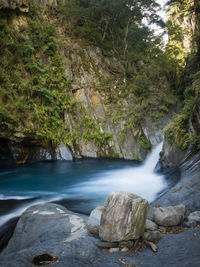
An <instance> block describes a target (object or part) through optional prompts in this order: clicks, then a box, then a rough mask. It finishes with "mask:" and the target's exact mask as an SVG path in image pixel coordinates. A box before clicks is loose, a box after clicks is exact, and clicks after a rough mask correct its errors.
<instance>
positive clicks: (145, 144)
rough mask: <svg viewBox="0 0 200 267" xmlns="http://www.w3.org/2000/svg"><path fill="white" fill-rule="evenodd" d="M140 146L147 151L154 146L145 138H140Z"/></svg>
mask: <svg viewBox="0 0 200 267" xmlns="http://www.w3.org/2000/svg"><path fill="white" fill-rule="evenodd" d="M138 144H139V145H140V146H141V147H143V148H144V149H146V150H149V149H151V147H152V145H151V143H150V142H149V140H147V139H146V138H145V137H144V136H140V138H139V140H138Z"/></svg>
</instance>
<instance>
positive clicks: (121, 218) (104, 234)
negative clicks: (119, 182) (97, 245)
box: [99, 192, 149, 242]
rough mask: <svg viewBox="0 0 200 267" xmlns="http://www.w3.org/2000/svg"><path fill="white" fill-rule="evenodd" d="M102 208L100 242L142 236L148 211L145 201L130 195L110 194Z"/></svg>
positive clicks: (118, 240)
mask: <svg viewBox="0 0 200 267" xmlns="http://www.w3.org/2000/svg"><path fill="white" fill-rule="evenodd" d="M104 208H105V209H104V210H103V212H102V216H101V223H100V228H99V236H100V238H101V239H102V240H104V241H109V242H120V241H123V240H132V239H138V238H139V237H140V236H142V235H143V233H144V229H145V224H146V216H147V213H148V210H149V203H148V201H147V200H145V199H143V198H141V197H139V196H137V195H133V194H130V193H124V192H111V193H110V194H109V195H108V197H107V200H106V203H105V205H104Z"/></svg>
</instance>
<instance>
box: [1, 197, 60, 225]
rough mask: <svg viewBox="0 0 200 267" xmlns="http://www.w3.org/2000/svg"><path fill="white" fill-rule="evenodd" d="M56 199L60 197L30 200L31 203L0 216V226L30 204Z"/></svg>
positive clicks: (30, 205) (15, 216)
mask: <svg viewBox="0 0 200 267" xmlns="http://www.w3.org/2000/svg"><path fill="white" fill-rule="evenodd" d="M58 200H61V198H60V197H54V198H50V199H48V200H35V201H33V202H31V203H27V204H24V205H23V206H21V207H20V208H17V209H15V210H13V211H12V212H10V213H9V214H6V215H3V216H0V227H1V226H2V225H4V224H5V223H6V222H8V221H9V220H11V219H13V218H17V217H19V216H20V215H21V214H22V213H23V212H24V211H25V210H26V209H28V208H30V207H32V206H35V205H38V204H45V203H48V202H53V201H58Z"/></svg>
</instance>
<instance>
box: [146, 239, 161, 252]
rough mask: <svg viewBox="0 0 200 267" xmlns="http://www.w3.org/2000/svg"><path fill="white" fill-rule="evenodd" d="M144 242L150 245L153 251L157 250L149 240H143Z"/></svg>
mask: <svg viewBox="0 0 200 267" xmlns="http://www.w3.org/2000/svg"><path fill="white" fill-rule="evenodd" d="M144 242H145V244H146V245H147V246H148V247H150V248H151V249H152V250H153V252H157V251H158V247H157V246H156V245H155V244H154V243H153V242H150V241H147V240H145V241H144Z"/></svg>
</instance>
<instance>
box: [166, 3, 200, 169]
mask: <svg viewBox="0 0 200 267" xmlns="http://www.w3.org/2000/svg"><path fill="white" fill-rule="evenodd" d="M169 12H170V14H171V17H170V23H171V25H172V24H173V27H176V28H178V29H179V30H178V31H176V33H177V32H178V33H179V40H178V42H177V40H176V38H175V35H172V37H171V41H170V42H169V46H171V45H172V44H173V43H176V45H177V44H180V46H181V47H182V52H183V51H184V53H182V55H183V57H182V63H183V64H182V68H181V72H180V76H179V83H178V88H177V92H178V95H179V98H180V100H181V101H182V102H183V108H182V109H181V110H180V112H179V113H178V114H177V115H176V116H175V117H174V119H173V121H172V123H171V124H169V125H168V126H167V128H166V130H165V133H166V137H167V138H166V142H165V145H164V152H165V153H164V155H163V160H164V161H165V164H166V165H169V166H171V165H178V164H180V163H181V160H183V159H184V160H185V157H187V156H188V155H189V156H190V155H191V153H196V152H197V151H199V149H200V136H199V133H200V31H199V29H200V16H199V15H200V3H199V1H196V0H194V1H188V0H184V1H171V4H170V7H169ZM174 17H175V18H176V19H175V20H174ZM186 39H187V42H186ZM175 41H176V42H175ZM177 53H178V57H180V55H181V50H179V52H177ZM176 58H177V57H176Z"/></svg>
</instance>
